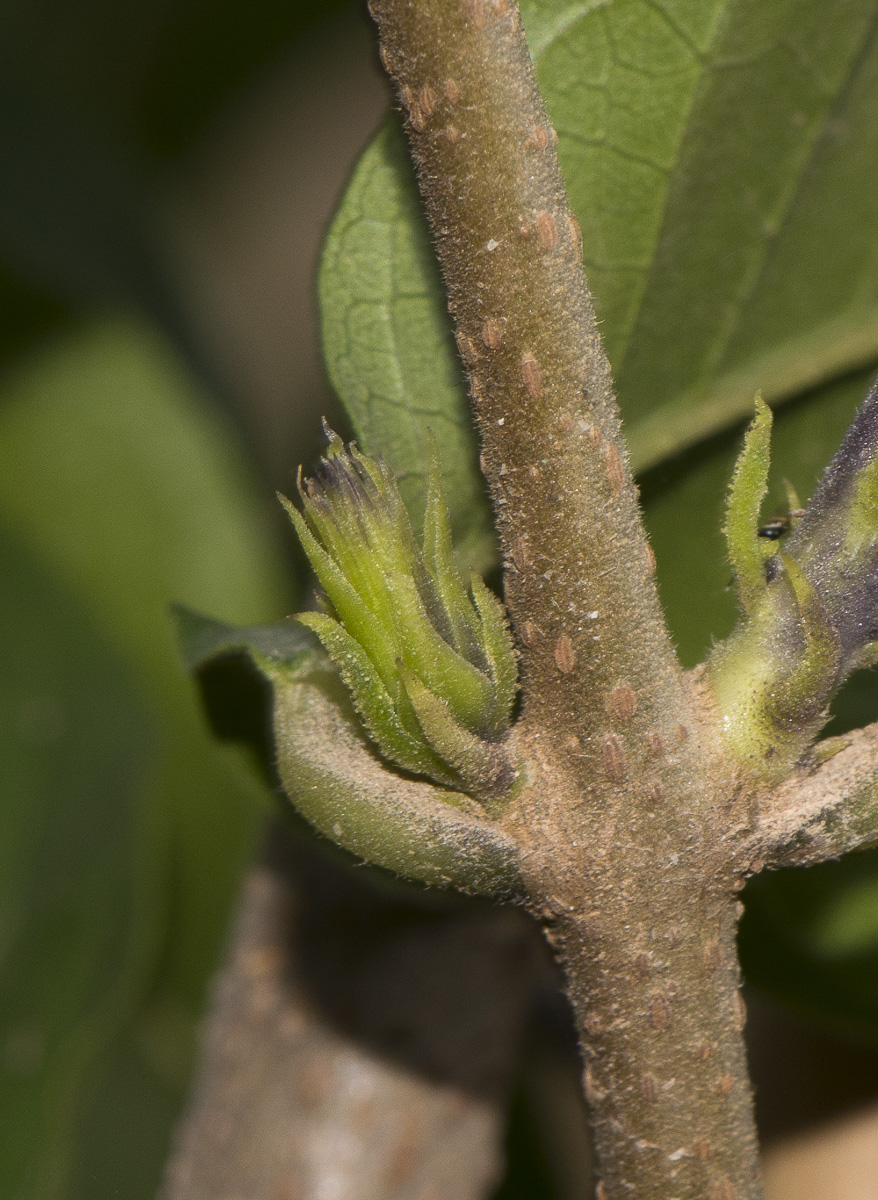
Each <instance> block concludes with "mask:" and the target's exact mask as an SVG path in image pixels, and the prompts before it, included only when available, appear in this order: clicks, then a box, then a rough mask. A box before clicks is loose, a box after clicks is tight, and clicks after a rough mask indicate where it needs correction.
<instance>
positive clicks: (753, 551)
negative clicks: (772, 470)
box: [723, 395, 772, 614]
mask: <svg viewBox="0 0 878 1200" xmlns="http://www.w3.org/2000/svg"><path fill="white" fill-rule="evenodd" d="M771 424H772V415H771V409H770V408H769V407H768V405H767V404H766V403H765V402H764V400H763V399H762V397H761V396H759V395H757V396H756V415H755V417H754V418H753V420H752V421H751V423H750V427H749V428H748V430H747V432H746V434H745V435H744V445H743V447H742V448H741V453H740V455H739V456H738V461H737V463H736V464H735V470H734V473H733V474H732V481H731V485H730V487H729V498H728V504H727V507H726V523H725V527H724V530H723V532H724V533H725V537H726V544H727V546H728V551H729V560H730V562H731V565H732V570H733V571H734V573H735V580H736V582H737V585H738V595H739V597H740V601H741V607H742V609H743V610H744V612H745V613H746V614H750V613H752V612H753V611H754V609H755V608H756V607H757V605H758V603H759V600H760V598H761V597H762V595H763V593H764V591H765V586H766V585H765V550H764V548H763V546H762V545H760V539H759V534H758V530H759V513H760V510H761V508H762V501H763V500H764V499H765V493H766V492H767V490H768V468H769V464H770V460H771Z"/></svg>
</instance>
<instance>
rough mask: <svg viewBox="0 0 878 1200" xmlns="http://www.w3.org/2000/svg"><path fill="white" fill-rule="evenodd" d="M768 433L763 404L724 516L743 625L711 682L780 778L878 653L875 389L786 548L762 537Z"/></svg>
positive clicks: (766, 768)
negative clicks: (848, 683) (845, 687)
mask: <svg viewBox="0 0 878 1200" xmlns="http://www.w3.org/2000/svg"><path fill="white" fill-rule="evenodd" d="M770 435H771V414H770V412H769V410H768V409H767V408H766V407H765V405H764V404H762V402H761V400H759V399H758V398H757V402H756V417H755V420H754V421H753V423H752V425H751V426H750V429H749V430H748V432H747V435H746V438H745V441H744V448H743V450H742V452H741V456H740V458H739V460H738V465H737V467H736V469H735V474H734V476H733V479H732V486H731V490H730V494H729V504H728V515H727V520H726V538H727V541H728V545H729V557H730V559H731V561H732V566H733V568H734V571H735V575H736V578H737V581H738V590H739V594H740V598H741V607H742V610H743V614H742V617H743V619H742V621H741V623H740V624H739V625H738V627H737V629H736V630H735V631H734V632H733V633H732V635H731V637H730V638H729V639H728V640H727V641H726V642H725V643H724V644H723V645H722V646H719V647H717V649H716V650H715V651H714V653H713V655H712V656H711V662H710V677H711V681H712V684H713V688H714V691H715V693H716V697H717V700H718V702H719V706H720V709H721V711H722V716H723V722H724V726H725V730H726V735H727V737H728V738H729V741H730V743H731V744H732V745H733V747H734V748H735V749H736V751H737V752H738V753H739V754H741V755H742V756H743V757H744V758H746V759H747V760H748V761H749V762H750V764H751V765H752V766H753V767H754V768H755V769H756V770H757V771H758V772H759V773H761V774H764V775H766V776H768V777H769V778H771V777H777V778H782V777H783V775H785V774H786V773H787V772H788V771H789V770H790V768H791V767H792V766H793V765H794V764H795V762H796V761H798V760H799V759H800V758H801V756H802V754H803V753H804V752H805V751H806V750H807V749H808V747H809V746H810V744H811V742H812V741H813V740H814V738H815V737H816V736H817V734H818V732H819V730H820V728H821V726H822V725H823V724H824V722H825V720H826V717H827V714H828V706H829V703H830V701H831V699H832V697H833V695H834V694H835V692H836V691H837V690H838V688H839V687H840V686H841V684H842V683H843V681H844V679H845V678H846V677H847V676H848V675H849V674H850V673H851V672H852V671H854V670H856V669H857V668H858V667H862V666H868V665H870V664H871V663H873V662H875V661H876V657H878V655H876V648H878V385H876V386H875V387H873V388H872V390H871V391H870V393H869V395H868V396H867V398H866V401H865V403H864V404H863V406H862V408H861V409H860V411H859V412H858V414H857V416H856V417H855V419H854V421H853V423H852V424H851V426H850V428H849V430H848V432H847V434H846V436H845V439H844V441H843V443H842V445H841V447H840V449H839V451H838V453H837V454H836V455H835V458H834V459H833V460H832V462H831V463H830V465H829V467H828V468H827V470H826V473H825V475H824V477H823V480H822V481H821V483H820V486H819V487H818V489H817V491H816V493H815V495H814V498H813V500H812V501H811V503H810V504H809V506H808V508H807V509H806V510H805V511H804V512H799V513H798V514H797V517H798V519H797V520H796V522H795V524H792V523H790V532H789V533H787V534H786V535H785V536H784V537H783V541H782V542H779V541H772V542H767V541H765V539H764V538H762V539H760V537H759V536H758V535H759V532H760V530H759V509H760V506H761V503H762V499H763V497H764V495H765V492H766V485H767V479H768V466H769V449H770V447H769V441H770ZM763 532H764V531H763ZM778 547H780V548H778Z"/></svg>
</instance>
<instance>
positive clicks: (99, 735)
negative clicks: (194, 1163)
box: [0, 529, 158, 1200]
mask: <svg viewBox="0 0 878 1200" xmlns="http://www.w3.org/2000/svg"><path fill="white" fill-rule="evenodd" d="M0 579H2V580H3V586H2V589H0V661H2V663H3V670H2V672H0V778H2V781H3V783H2V792H3V803H2V805H0V1195H3V1196H9V1197H12V1196H15V1197H22V1198H24V1197H27V1198H28V1200H43V1198H46V1200H48V1198H50V1197H52V1198H54V1197H56V1196H60V1195H64V1194H66V1192H65V1187H66V1182H67V1175H68V1170H69V1157H68V1154H69V1145H68V1143H69V1140H70V1136H71V1132H72V1126H73V1123H74V1119H75V1112H76V1103H77V1099H78V1095H79V1092H80V1091H81V1089H82V1087H83V1084H84V1082H85V1081H86V1079H87V1073H88V1072H89V1070H90V1068H91V1066H92V1063H93V1061H94V1059H95V1057H96V1056H97V1055H98V1054H99V1053H100V1051H101V1049H102V1043H103V1040H104V1039H105V1037H106V1035H107V1030H108V1029H111V1028H113V1027H115V1026H116V1025H117V1024H118V1021H119V1019H120V1011H122V1010H124V1008H125V1006H126V1004H130V1002H131V996H132V992H133V991H134V989H135V988H136V986H137V984H138V982H139V979H138V976H139V975H140V974H141V973H142V972H143V970H144V968H145V965H146V963H147V961H148V959H149V957H150V954H151V951H152V950H153V948H154V947H153V944H152V938H153V930H152V929H151V928H150V926H149V924H148V923H147V922H145V921H144V915H145V912H146V910H147V908H148V904H149V901H150V898H151V897H150V894H149V893H150V891H151V889H152V888H153V887H154V881H153V880H151V879H150V877H149V874H148V872H149V871H155V869H156V865H157V864H156V862H155V861H154V857H153V854H152V849H153V848H154V845H155V831H154V830H149V829H148V828H146V826H147V825H148V824H149V822H150V820H151V814H150V811H149V807H148V806H145V805H144V803H143V802H144V798H145V793H146V791H147V789H148V788H149V786H150V785H151V783H152V779H151V774H152V771H151V763H150V760H151V759H152V758H153V756H154V754H155V751H156V734H157V732H158V731H157V729H156V726H155V723H154V722H153V720H152V716H151V713H150V711H149V705H148V703H147V702H146V700H145V698H144V696H143V694H142V690H141V688H140V687H139V686H138V683H137V680H136V678H134V674H133V672H132V671H131V669H130V668H129V667H128V666H127V664H126V663H125V662H124V660H123V659H122V658H121V657H120V655H119V654H118V653H117V652H116V651H114V650H113V649H112V648H111V647H110V646H109V645H108V643H107V640H106V638H105V636H104V635H103V634H102V633H101V632H100V630H99V629H98V628H97V627H96V626H95V623H94V621H93V620H92V619H91V618H90V617H89V615H88V614H87V613H86V612H85V611H83V609H82V607H81V606H80V604H79V603H78V602H77V599H76V597H75V596H74V595H73V594H72V593H71V592H70V591H69V590H68V589H66V588H64V587H62V586H60V585H59V583H58V582H57V580H55V579H53V578H52V576H51V575H50V574H49V573H48V572H47V571H45V569H43V568H42V567H40V566H39V564H38V563H37V562H36V561H35V560H34V559H33V557H32V556H30V555H29V554H28V553H27V552H26V551H25V549H24V548H23V547H22V546H21V545H20V544H18V543H16V542H14V541H12V540H11V539H10V537H9V535H8V534H7V532H6V531H5V530H2V529H0Z"/></svg>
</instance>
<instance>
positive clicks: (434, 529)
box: [424, 443, 487, 666]
mask: <svg viewBox="0 0 878 1200" xmlns="http://www.w3.org/2000/svg"><path fill="white" fill-rule="evenodd" d="M424 565H425V567H426V569H427V573H428V575H429V577H430V580H431V583H432V585H433V588H434V589H435V592H436V599H437V602H438V605H439V607H440V610H441V618H440V619H442V620H443V621H445V622H446V623H447V626H448V633H449V635H450V636H449V640H450V641H451V643H452V645H453V646H454V648H455V649H456V650H457V651H458V652H459V653H461V654H463V655H464V657H466V658H468V659H469V660H470V661H471V662H476V661H479V660H482V659H484V654H483V651H482V647H481V646H480V644H479V629H478V622H477V620H476V617H475V614H474V612H473V606H472V604H471V603H470V599H469V596H467V594H466V588H465V587H464V585H463V580H462V579H461V577H460V571H459V570H458V569H457V564H456V563H455V561H454V553H453V549H452V543H451V524H450V520H449V516H448V505H447V503H446V501H445V493H444V492H443V490H442V475H441V470H440V466H439V458H438V453H437V451H436V446H435V443H434V446H433V461H432V463H431V466H430V474H429V478H428V487H427V507H426V510H425V513H424ZM485 665H486V666H487V663H485Z"/></svg>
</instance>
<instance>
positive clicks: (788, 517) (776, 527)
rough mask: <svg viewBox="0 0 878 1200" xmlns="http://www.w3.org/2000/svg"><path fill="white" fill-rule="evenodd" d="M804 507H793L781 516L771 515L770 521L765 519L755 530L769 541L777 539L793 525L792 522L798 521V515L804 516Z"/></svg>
mask: <svg viewBox="0 0 878 1200" xmlns="http://www.w3.org/2000/svg"><path fill="white" fill-rule="evenodd" d="M804 515H805V510H804V508H793V509H790V511H789V512H788V513H785V514H784V515H783V516H781V517H772V519H771V520H770V521H766V522H765V524H764V525H760V526H759V528H758V529H757V530H756V532H757V533H758V534H759V536H760V537H762V538H768V540H769V541H771V542H777V541H779V540H780V539H781V538H782V537H783V535H784V534H785V533H789V531H790V530H791V529H792V527H793V523H794V522H795V521H798V519H799V517H804Z"/></svg>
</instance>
